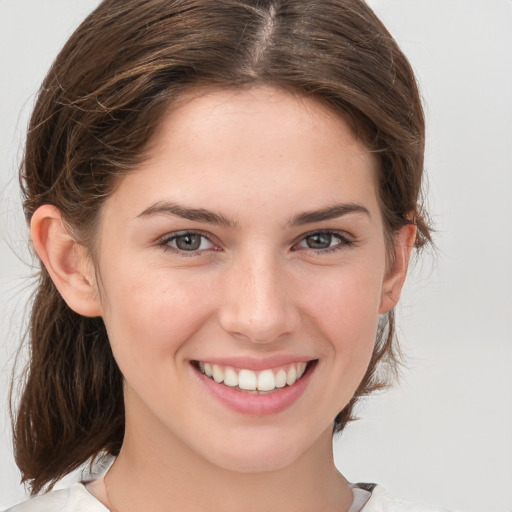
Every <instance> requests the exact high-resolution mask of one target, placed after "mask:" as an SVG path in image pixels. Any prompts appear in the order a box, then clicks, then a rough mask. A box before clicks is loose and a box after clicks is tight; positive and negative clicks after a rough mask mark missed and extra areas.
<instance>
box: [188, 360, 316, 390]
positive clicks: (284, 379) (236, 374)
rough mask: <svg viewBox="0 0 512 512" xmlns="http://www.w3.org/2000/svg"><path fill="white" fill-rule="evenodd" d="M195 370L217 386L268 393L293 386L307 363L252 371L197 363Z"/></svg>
mask: <svg viewBox="0 0 512 512" xmlns="http://www.w3.org/2000/svg"><path fill="white" fill-rule="evenodd" d="M196 364H197V368H198V369H199V371H200V372H201V373H203V374H204V375H206V376H207V377H208V378H210V379H212V380H214V381H215V382H216V383H218V384H224V385H225V386H228V387H230V388H235V389H237V390H239V391H245V392H253V393H258V394H259V393H260V392H262V393H269V392H272V391H275V390H276V389H280V388H284V387H287V386H293V385H294V384H295V383H296V382H297V381H298V380H299V379H300V378H301V377H302V376H303V375H304V373H305V372H306V370H307V368H308V365H309V363H306V362H297V363H290V364H287V365H284V366H280V367H277V368H269V369H265V370H262V371H253V370H248V369H244V368H233V367H232V366H223V365H219V364H211V363H207V362H203V361H198V362H197V363H196Z"/></svg>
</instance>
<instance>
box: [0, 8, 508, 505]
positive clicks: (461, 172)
mask: <svg viewBox="0 0 512 512" xmlns="http://www.w3.org/2000/svg"><path fill="white" fill-rule="evenodd" d="M97 3H98V2H97V0H0V156H1V158H0V230H1V245H0V261H1V265H0V308H1V315H0V332H1V333H2V335H1V341H0V508H3V507H7V506H8V505H12V504H14V503H16V502H17V501H20V500H22V499H23V498H24V496H25V492H24V489H23V487H22V486H20V485H19V483H18V482H19V473H18V471H17V468H16V466H15V464H14V461H13V458H12V449H11V445H10V431H9V429H10V426H9V420H8V408H7V394H8V386H9V376H10V372H11V368H12V362H13V357H14V353H15V351H16V349H17V346H18V344H19V342H20V339H21V333H22V331H23V321H24V318H25V315H24V310H23V308H24V303H25V302H26V300H27V297H28V294H29V292H30V282H31V281H30V280H29V279H28V278H29V276H30V275H31V274H32V268H31V267H30V265H29V264H30V262H31V257H30V254H29V253H28V252H27V250H26V245H27V240H28V233H27V230H26V228H25V225H24V221H23V217H22V214H21V206H20V199H19V192H18V190H17V181H16V168H17V165H18V163H19V159H20V155H21V151H22V145H23V143H22V140H23V132H24V130H25V127H26V124H27V118H28V115H29V113H30V110H31V106H32V104H33V100H34V95H35V92H36V91H37V89H38V86H39V84H40V82H41V80H42V78H43V76H44V74H45V72H46V71H47V69H48V67H49V66H50V64H51V62H52V60H53V59H54V57H55V56H56V54H57V52H58V50H59V49H60V47H61V46H62V45H63V43H64V42H65V40H66V39H67V37H69V35H70V34H71V32H72V31H73V29H74V28H75V27H76V26H77V25H78V24H79V22H80V21H81V20H82V19H83V17H85V15H86V14H87V13H88V12H89V11H90V10H92V9H93V8H94V6H95V5H97ZM369 3H370V5H371V6H372V7H373V8H374V9H375V10H376V11H377V13H378V14H379V15H380V16H381V18H382V19H383V21H384V22H385V24H386V25H387V27H388V28H389V30H390V31H391V32H392V34H393V35H394V36H395V37H396V38H397V40H398V41H399V43H400V44H401V46H402V48H403V50H404V51H405V53H406V54H407V55H408V57H409V59H410V60H411V62H412V64H413V67H414V68H415V70H416V72H417V75H418V79H419V82H420V86H421V90H422V94H423V97H424V100H425V105H426V114H427V123H428V124H427V128H428V139H427V155H426V168H427V172H428V176H429V183H428V190H427V196H428V204H429V206H430V209H431V213H432V216H433V219H434V222H435V224H436V227H437V230H438V232H437V235H436V238H435V240H436V243H437V246H438V254H437V255H436V256H432V255H429V254H425V255H424V257H423V259H422V260H421V262H420V263H418V264H416V265H415V267H414V269H413V273H412V275H411V276H410V279H409V282H408V284H407V286H406V290H405V293H404V296H403V298H402V303H401V306H400V307H399V310H398V316H399V335H400V339H401V341H402V345H403V347H404V348H405V351H406V353H407V355H408V363H407V369H406V370H404V373H403V377H402V380H401V383H400V384H399V385H398V386H396V387H395V388H394V389H392V390H391V391H389V392H387V393H386V394H382V395H379V396H377V397H374V398H372V399H370V400H369V401H367V402H366V403H365V404H364V406H363V407H361V409H360V416H361V418H362V419H361V420H360V421H358V422H356V423H354V424H353V425H351V426H350V427H349V428H348V429H347V430H346V432H345V433H344V435H343V436H342V437H341V439H338V440H337V441H336V443H335V456H336V461H337V464H338V466H339V468H340V469H341V470H342V471H343V473H344V474H345V475H346V477H347V478H348V479H349V480H351V481H366V482H371V481H374V482H379V483H381V484H383V485H385V486H386V487H388V489H389V490H391V491H392V492H393V493H394V494H396V495H398V496H400V497H403V498H404V499H409V500H421V501H426V502H429V503H432V504H437V505H442V506H444V507H446V508H450V509H454V510H465V511H467V512H511V511H512V227H511V226H512V1H511V0H372V1H370V2H369Z"/></svg>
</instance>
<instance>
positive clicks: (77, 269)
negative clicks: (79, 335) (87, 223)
mask: <svg viewBox="0 0 512 512" xmlns="http://www.w3.org/2000/svg"><path fill="white" fill-rule="evenodd" d="M30 231H31V234H32V241H33V244H34V248H35V250H36V252H37V254H38V256H39V258H40V259H41V261H42V263H43V265H44V266H45V268H46V270H47V271H48V273H49V275H50V277H51V279H52V281H53V282H54V284H55V286H56V287H57V289H58V290H59V292H60V294H61V295H62V297H63V299H64V300H65V301H66V303H67V304H68V306H69V307H70V308H71V309H72V310H73V311H75V312H76V313H78V314H80V315H83V316H89V317H93V316H101V304H100V301H99V296H98V292H97V287H96V282H95V278H94V273H93V267H92V265H91V263H90V261H89V258H88V257H87V255H86V252H85V248H84V247H83V246H81V245H79V244H78V243H77V242H76V240H75V239H74V238H73V237H72V235H71V234H70V233H69V231H68V229H67V228H66V226H65V224H64V222H63V220H62V216H61V214H60V211H59V209H58V208H56V207H55V206H52V205H49V204H45V205H43V206H40V207H39V208H38V209H37V210H36V211H35V212H34V214H33V216H32V220H31V222H30Z"/></svg>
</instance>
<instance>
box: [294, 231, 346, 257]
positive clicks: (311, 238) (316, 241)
mask: <svg viewBox="0 0 512 512" xmlns="http://www.w3.org/2000/svg"><path fill="white" fill-rule="evenodd" d="M352 244H353V242H352V241H351V240H349V239H348V238H347V237H345V236H344V235H342V234H341V233H338V232H332V231H316V232H314V233H310V234H308V235H306V236H305V237H304V238H303V239H302V240H301V241H300V242H299V243H298V244H297V245H296V246H295V247H294V248H304V249H313V250H316V251H324V252H330V251H333V250H337V249H340V248H342V247H346V246H351V245H352Z"/></svg>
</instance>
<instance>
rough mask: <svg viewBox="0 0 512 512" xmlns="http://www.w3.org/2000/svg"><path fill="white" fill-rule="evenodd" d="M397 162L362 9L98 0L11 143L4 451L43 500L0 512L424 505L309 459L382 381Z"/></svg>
mask: <svg viewBox="0 0 512 512" xmlns="http://www.w3.org/2000/svg"><path fill="white" fill-rule="evenodd" d="M423 150H424V122H423V113H422V108H421V103H420V99H419V96H418V91H417V87H416V83H415V79H414V76H413V73H412V71H411V68H410V66H409V64H408V62H407V60H406V58H405V57H404V55H403V54H402V53H401V51H400V50H399V48H398V46H397V45H396V43H395V41H394V40H393V39H392V37H391V36H390V35H389V33H388V32H387V31H386V29H385V28H384V26H383V25H382V24H381V22H380V21H379V20H378V19H377V18H376V17H375V15H374V14H373V12H372V11H371V10H370V9H369V7H368V6H367V5H366V4H365V3H364V2H362V1H354V0H351V1H342V0H338V1H332V0H330V1H327V0H325V1H324V0H321V1H315V2H305V1H297V0H286V1H278V0H267V1H264V0H260V1H255V0H179V1H178V0H175V1H168V0H150V1H148V0H106V1H104V2H103V3H102V4H101V5H100V6H99V7H98V8H97V9H96V11H94V12H93V13H92V14H91V15H90V16H89V17H88V18H87V19H86V20H85V21H84V22H83V24H82V25H81V26H80V27H79V28H78V29H77V31H76V32H75V33H74V34H73V35H72V37H71V38H70V40H69V41H68V43H67V44H66V46H65V47H64V49H63V50H62V51H61V53H60V55H59V56H58V58H57V60H56V61H55V63H54V65H53V66H52V68H51V70H50V72H49V73H48V76H47V78H46V80H45V82H44V83H43V86H42V88H41V92H40V94H39V98H38V101H37V104H36V107H35V110H34V113H33V116H32V119H31V124H30V128H29V134H28V138H27V144H26V154H25V159H24V165H23V171H22V183H23V187H24V193H25V198H26V200H25V212H26V215H27V219H28V221H29V222H30V226H31V233H32V239H33V244H34V248H35V250H36V252H37V254H38V256H39V258H40V260H41V263H42V265H41V277H40V282H39V288H38V291H37V295H36V297H35V300H34V303H33V309H32V316H31V324H30V337H31V361H30V368H29V373H28V377H27V382H26V386H25V389H24V393H23V395H22V397H21V401H20V404H19V410H18V414H17V419H16V424H15V428H14V434H15V449H16V460H17V463H18V465H19V467H20V469H21V471H22V473H23V478H24V480H25V481H26V482H28V483H30V485H31V487H32V490H33V492H34V494H35V493H38V492H40V491H41V490H43V489H44V490H47V491H49V492H48V493H47V494H44V495H42V496H39V497H37V498H34V499H33V500H30V501H28V502H26V503H25V504H22V505H19V506H18V507H14V508H13V509H11V510H13V511H16V512H20V511H25V510H27V511H31V510H37V511H46V510H52V511H56V510H62V511H86V512H89V511H105V510H107V509H108V510H111V511H113V512H130V511H132V510H141V509H142V510H152V511H156V512H158V511H168V510H180V511H190V512H193V511H199V510H211V511H217V510H218V511H223V512H226V511H227V512H230V511H239V510H241V509H244V510H248V511H251V510H261V509H262V508H263V509H265V510H269V509H271V510H293V511H306V510H308V511H310V510H316V511H340V512H341V511H343V512H346V511H350V512H356V511H359V510H363V511H364V512H372V511H377V510H378V511H400V510H404V511H405V510H408V511H412V510H424V511H425V510H433V509H431V508H427V507H423V506H420V505H413V504H404V503H403V502H400V501H398V500H395V499H393V498H392V497H391V496H390V495H389V494H388V493H387V492H386V491H384V490H383V489H382V488H381V487H380V486H378V485H375V484H359V485H354V484H350V483H349V482H347V481H346V479H345V478H344V477H343V476H342V475H341V473H339V472H338V470H337V469H336V467H335V465H334V462H333V458H332V435H333V432H340V431H341V430H343V428H344V426H345V425H346V424H347V422H349V421H350V420H351V419H352V413H353V408H354V405H355V403H356V402H357V400H358V399H359V398H360V397H362V396H364V395H367V394H369V393H371V392H372V391H374V390H375V389H378V388H380V387H382V386H384V385H385V384H386V375H384V374H383V373H384V372H383V364H384V367H386V366H387V367H391V369H392V368H393V365H395V364H396V357H395V346H394V317H393V308H394V307H395V305H396V304H397V302H398V300H399V296H400V291H401V288H402V285H403V282H404V279H405V276H406V272H407V266H408V261H409V258H410V255H411V251H412V250H413V248H414V247H421V246H422V245H423V244H425V243H426V242H429V241H430V235H429V226H428V224H427V222H426V220H425V217H424V215H423V212H422V207H421V204H419V201H418V197H419V191H420V186H421V176H422V170H423ZM391 373H392V372H391ZM103 456H108V457H109V459H108V460H109V467H108V471H107V472H106V473H105V474H104V475H102V476H100V477H98V478H96V479H94V480H91V481H87V482H81V483H79V484H76V485H75V486H73V487H71V488H69V489H67V490H60V491H51V487H52V486H53V485H54V484H55V482H56V481H57V480H59V479H60V478H61V477H63V476H64V475H66V474H67V473H69V472H70V471H72V470H73V469H76V468H78V467H80V466H81V465H83V464H84V463H87V462H90V461H91V460H92V461H94V460H97V459H98V458H101V457H103Z"/></svg>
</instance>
